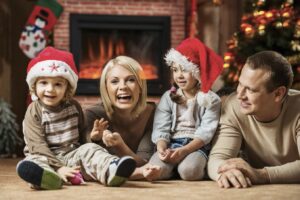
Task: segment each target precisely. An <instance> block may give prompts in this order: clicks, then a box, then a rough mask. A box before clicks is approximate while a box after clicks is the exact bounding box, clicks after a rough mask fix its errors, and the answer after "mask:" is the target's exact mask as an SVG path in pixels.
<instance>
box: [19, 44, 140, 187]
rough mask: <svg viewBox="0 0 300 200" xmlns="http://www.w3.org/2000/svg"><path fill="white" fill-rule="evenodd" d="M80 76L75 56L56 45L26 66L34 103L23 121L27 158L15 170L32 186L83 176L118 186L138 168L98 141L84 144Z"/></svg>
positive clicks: (77, 181) (57, 184)
mask: <svg viewBox="0 0 300 200" xmlns="http://www.w3.org/2000/svg"><path fill="white" fill-rule="evenodd" d="M77 80H78V73H77V70H76V66H75V63H74V59H73V55H72V54H71V53H69V52H66V51H61V50H58V49H55V48H53V47H47V48H45V49H44V50H43V51H42V52H41V53H40V54H39V55H38V56H37V57H36V58H34V59H32V60H31V61H30V63H29V65H28V68H27V78H26V81H27V83H28V86H29V89H30V92H31V94H32V97H33V98H32V99H33V102H32V103H31V104H30V105H29V106H28V109H27V111H26V114H25V118H24V121H23V133H24V139H25V143H26V146H25V148H24V154H25V156H26V158H25V159H24V160H22V161H20V162H19V163H18V165H17V173H18V175H19V176H20V177H21V178H22V179H23V180H25V181H26V182H28V183H30V184H31V185H32V186H33V188H36V189H46V190H47V189H48V190H51V189H60V188H61V187H62V185H63V182H69V181H70V182H71V183H73V184H80V183H82V182H83V179H85V180H94V181H99V182H100V183H102V184H104V185H107V186H120V185H121V184H123V183H124V182H125V181H126V180H127V178H128V177H129V176H130V175H131V174H132V172H133V171H134V170H135V167H136V163H135V161H134V159H133V158H132V157H129V156H125V157H122V158H118V157H116V156H113V155H110V154H109V153H108V152H107V151H106V150H105V149H104V148H102V147H101V146H99V145H97V144H94V143H87V144H84V143H85V142H86V141H85V138H86V137H85V132H84V125H83V124H84V120H83V112H82V109H81V107H80V105H79V103H78V102H76V101H75V100H74V99H72V96H73V94H74V92H75V90H76V86H77ZM81 144H83V145H81ZM80 145H81V146H80Z"/></svg>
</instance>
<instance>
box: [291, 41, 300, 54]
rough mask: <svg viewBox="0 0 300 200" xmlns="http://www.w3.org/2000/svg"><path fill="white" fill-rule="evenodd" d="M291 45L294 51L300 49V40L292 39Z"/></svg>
mask: <svg viewBox="0 0 300 200" xmlns="http://www.w3.org/2000/svg"><path fill="white" fill-rule="evenodd" d="M291 46H292V50H293V51H300V41H299V40H292V41H291Z"/></svg>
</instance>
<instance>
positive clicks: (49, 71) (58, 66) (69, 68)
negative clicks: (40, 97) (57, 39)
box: [26, 47, 78, 101]
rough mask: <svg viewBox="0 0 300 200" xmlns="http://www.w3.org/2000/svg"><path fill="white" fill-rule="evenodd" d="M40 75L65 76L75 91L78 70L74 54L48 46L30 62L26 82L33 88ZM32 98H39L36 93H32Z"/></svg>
mask: <svg viewBox="0 0 300 200" xmlns="http://www.w3.org/2000/svg"><path fill="white" fill-rule="evenodd" d="M39 77H63V78H65V79H66V80H68V82H69V83H70V85H71V90H72V92H73V93H74V92H75V91H76V88H77V81H78V72H77V69H76V65H75V62H74V58H73V55H72V54H71V53H70V52H67V51H62V50H58V49H55V48H53V47H46V48H45V49H44V50H43V51H41V52H40V53H39V54H38V56H37V57H35V58H33V59H32V60H31V61H30V62H29V64H28V67H27V77H26V82H27V84H28V86H29V88H30V89H31V90H32V88H33V85H34V84H35V82H36V80H37V78H39ZM31 98H32V100H33V101H34V100H37V97H36V95H35V94H32V96H31Z"/></svg>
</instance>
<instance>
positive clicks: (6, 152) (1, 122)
mask: <svg viewBox="0 0 300 200" xmlns="http://www.w3.org/2000/svg"><path fill="white" fill-rule="evenodd" d="M15 119H16V115H15V114H14V113H13V112H12V111H11V106H10V105H9V104H8V103H6V102H5V101H4V100H3V99H0V157H15V156H16V148H17V146H21V145H22V144H23V140H22V139H21V138H20V136H19V135H18V133H17V131H18V130H19V126H18V124H17V123H16V120H15Z"/></svg>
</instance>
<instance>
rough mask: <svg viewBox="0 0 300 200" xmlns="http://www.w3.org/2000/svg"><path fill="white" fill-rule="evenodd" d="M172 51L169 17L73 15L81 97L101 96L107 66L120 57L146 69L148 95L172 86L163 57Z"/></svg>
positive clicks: (73, 47) (73, 46)
mask: <svg viewBox="0 0 300 200" xmlns="http://www.w3.org/2000/svg"><path fill="white" fill-rule="evenodd" d="M169 48H170V17H169V16H129V15H126V16H125V15H94V14H71V15H70V50H71V52H72V53H73V54H74V58H75V62H76V65H77V67H78V71H79V81H78V87H77V92H76V93H77V94H78V95H98V94H99V77H100V75H101V71H102V68H103V66H104V65H105V63H106V62H107V61H108V60H109V59H111V58H113V57H116V56H118V55H126V56H130V57H132V58H134V59H136V60H137V61H138V62H139V63H140V64H141V66H142V67H143V69H144V72H145V75H146V79H147V84H148V94H149V95H161V94H162V93H163V92H164V91H165V90H166V89H167V88H168V87H169V76H168V75H169V72H168V67H166V66H165V64H164V60H163V57H164V54H165V53H166V51H167V50H168V49H169Z"/></svg>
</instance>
